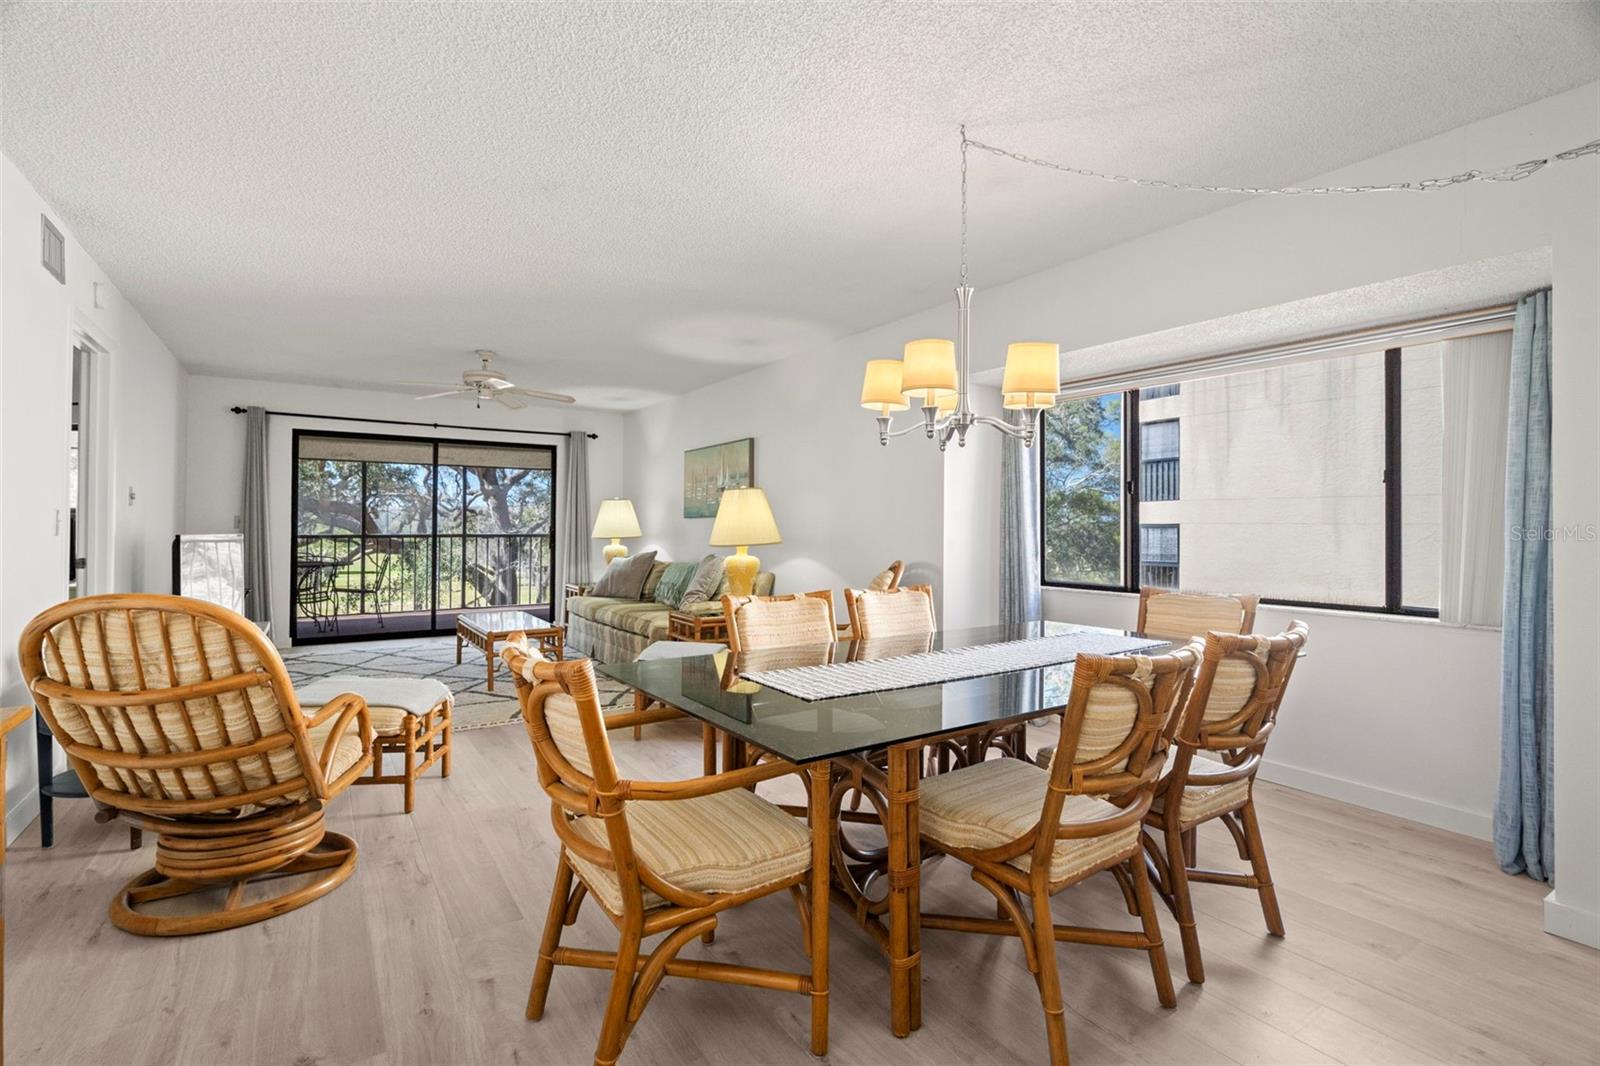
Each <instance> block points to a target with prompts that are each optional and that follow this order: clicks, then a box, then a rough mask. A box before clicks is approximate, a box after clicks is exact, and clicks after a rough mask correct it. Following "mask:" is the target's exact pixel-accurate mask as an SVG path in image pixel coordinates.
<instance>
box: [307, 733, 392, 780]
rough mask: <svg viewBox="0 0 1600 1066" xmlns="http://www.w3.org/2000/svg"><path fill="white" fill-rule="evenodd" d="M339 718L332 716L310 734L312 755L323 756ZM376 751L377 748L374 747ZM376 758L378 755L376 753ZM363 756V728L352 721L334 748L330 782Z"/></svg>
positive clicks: (328, 777)
mask: <svg viewBox="0 0 1600 1066" xmlns="http://www.w3.org/2000/svg"><path fill="white" fill-rule="evenodd" d="M337 721H338V718H337V717H335V718H332V719H330V720H329V721H327V722H324V723H323V724H322V725H319V726H318V727H317V728H315V729H313V730H311V732H310V733H309V734H308V736H310V738H311V755H312V757H313V758H316V759H320V758H322V749H323V747H324V746H325V745H326V744H327V743H328V734H329V733H331V732H333V725H334V723H335V722H337ZM374 751H376V749H374ZM373 757H374V758H376V757H377V756H376V755H374V756H373ZM360 758H361V730H360V729H359V728H358V727H357V725H356V723H354V722H351V723H350V725H349V726H347V727H346V728H345V731H344V736H342V737H340V738H339V744H338V746H337V747H335V748H334V749H333V762H332V763H331V764H330V765H329V767H328V774H327V780H328V784H330V785H331V784H333V783H334V782H335V781H337V780H339V777H340V775H341V774H343V773H344V772H345V771H346V770H348V769H350V767H352V766H354V765H355V764H356V762H357V761H358V760H360Z"/></svg>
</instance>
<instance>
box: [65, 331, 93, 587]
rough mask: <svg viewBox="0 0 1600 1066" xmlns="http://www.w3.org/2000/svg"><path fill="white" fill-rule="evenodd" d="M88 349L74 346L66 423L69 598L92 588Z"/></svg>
mask: <svg viewBox="0 0 1600 1066" xmlns="http://www.w3.org/2000/svg"><path fill="white" fill-rule="evenodd" d="M90 358H91V356H90V353H89V349H88V348H85V347H83V346H81V345H80V346H77V347H74V348H73V349H72V399H71V405H70V410H69V412H68V417H69V424H68V427H67V560H66V562H67V599H69V600H71V599H76V598H77V597H79V596H82V595H85V594H86V593H87V592H89V591H91V587H90V580H89V578H90V574H89V548H88V545H89V528H90V523H91V522H93V521H94V519H95V517H96V516H95V513H94V511H95V509H94V506H93V503H92V497H93V495H94V494H93V493H92V492H91V491H90V490H89V487H90V486H91V485H93V484H94V478H93V476H92V474H93V471H92V469H91V466H92V463H93V458H92V457H93V455H94V448H93V447H92V446H91V445H92V443H93V441H92V436H93V431H92V430H91V428H90V427H91V426H92V424H93V421H92V419H90V417H89V390H90V388H91V384H90V382H91V372H90V371H91V366H90Z"/></svg>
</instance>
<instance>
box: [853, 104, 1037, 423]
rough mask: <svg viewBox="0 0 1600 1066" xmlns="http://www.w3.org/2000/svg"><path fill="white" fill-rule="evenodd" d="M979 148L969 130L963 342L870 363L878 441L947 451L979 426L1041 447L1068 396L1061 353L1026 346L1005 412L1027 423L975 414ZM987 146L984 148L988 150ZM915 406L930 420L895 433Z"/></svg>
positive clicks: (909, 346) (1011, 370)
mask: <svg viewBox="0 0 1600 1066" xmlns="http://www.w3.org/2000/svg"><path fill="white" fill-rule="evenodd" d="M975 143H976V142H974V141H970V140H968V139H967V127H966V126H962V127H961V281H960V284H958V285H957V286H956V337H955V340H953V341H952V340H945V339H943V338H936V337H926V338H922V339H920V340H914V341H907V342H906V346H905V351H904V353H903V355H902V357H901V358H899V359H869V360H868V361H867V371H866V377H865V379H864V380H863V381H862V384H861V406H862V407H864V408H866V409H867V410H869V411H875V412H876V413H877V419H878V442H879V443H880V444H885V445H886V444H888V443H889V438H890V437H900V436H904V435H905V434H907V433H914V432H916V431H917V430H918V429H921V430H922V431H923V433H924V434H925V435H926V436H927V438H928V439H929V440H937V441H938V442H939V450H940V451H944V450H945V448H946V447H947V446H948V445H949V444H950V440H951V438H954V439H955V441H956V443H957V444H958V445H959V446H960V447H963V448H964V447H966V445H967V431H968V430H970V429H971V428H972V427H973V426H976V425H984V426H990V427H992V428H994V429H996V430H999V431H1000V432H1001V433H1004V434H1005V435H1006V436H1008V437H1015V438H1017V439H1019V440H1021V441H1022V444H1023V447H1027V448H1031V447H1033V438H1034V435H1035V430H1036V428H1037V426H1038V423H1039V412H1040V411H1043V410H1046V409H1047V408H1051V407H1054V406H1055V405H1056V394H1057V393H1059V392H1060V391H1061V362H1060V360H1061V348H1060V345H1058V344H1054V343H1051V342H1048V341H1021V342H1018V343H1015V344H1011V345H1009V346H1007V348H1006V369H1005V376H1004V378H1003V379H1002V381H1001V385H1000V394H1001V401H1002V406H1003V407H1004V408H1005V409H1006V410H1008V411H1024V412H1026V415H1025V416H1024V418H1023V420H1022V421H1020V422H1014V421H1009V420H1007V419H1004V418H995V417H993V416H991V415H980V414H978V413H977V412H976V411H974V410H973V409H972V400H971V396H970V395H969V390H970V389H971V385H972V293H973V288H972V286H970V285H968V284H967V148H968V146H969V145H972V144H975ZM980 147H981V146H980ZM913 400H915V401H917V403H918V404H919V405H920V407H921V413H922V421H921V423H920V425H918V424H913V425H909V426H906V427H905V428H904V429H892V428H891V425H892V422H893V416H894V413H895V412H896V411H909V410H910V409H911V402H912V401H913Z"/></svg>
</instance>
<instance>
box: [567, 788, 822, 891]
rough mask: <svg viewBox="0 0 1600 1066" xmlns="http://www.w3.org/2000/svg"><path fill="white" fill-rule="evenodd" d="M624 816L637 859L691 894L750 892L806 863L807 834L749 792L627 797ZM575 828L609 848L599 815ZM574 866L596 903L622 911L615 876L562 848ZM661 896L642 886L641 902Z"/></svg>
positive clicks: (790, 874)
mask: <svg viewBox="0 0 1600 1066" xmlns="http://www.w3.org/2000/svg"><path fill="white" fill-rule="evenodd" d="M624 817H626V818H627V819H628V831H629V835H630V836H631V837H632V840H633V849H634V853H635V854H636V855H637V856H638V857H639V861H640V862H641V863H642V864H643V865H645V866H647V867H649V869H650V870H651V871H652V872H653V873H655V874H656V875H657V876H659V877H660V878H661V879H662V880H663V881H666V882H667V883H668V884H670V885H673V886H675V887H677V888H682V889H688V890H691V891H695V892H713V893H723V892H748V891H750V890H751V889H755V888H760V887H761V886H763V885H770V884H772V883H773V882H775V881H782V880H784V879H785V878H789V877H793V876H794V875H795V874H799V873H803V872H804V871H806V870H808V869H810V868H811V832H810V830H809V829H807V828H806V824H805V822H803V821H801V820H800V819H798V818H794V817H791V816H790V815H788V814H785V813H784V812H783V811H782V810H781V809H780V808H778V807H776V806H774V805H773V804H771V803H768V802H767V801H766V800H764V799H762V798H761V797H760V796H757V795H756V794H755V793H753V792H747V791H745V790H744V789H742V788H741V789H732V790H730V791H727V792H716V793H713V794H711V795H709V796H698V797H695V798H694V799H685V800H660V801H637V800H636V801H633V802H630V803H628V804H627V805H626V809H625V813H624ZM573 828H574V829H575V830H576V831H577V832H578V833H579V834H581V835H582V836H585V837H587V838H588V839H590V840H592V841H594V842H595V843H596V844H599V845H600V846H601V847H605V848H609V847H610V843H609V841H608V840H607V838H606V829H605V823H604V821H603V820H602V819H600V818H578V819H576V820H575V821H574V822H573ZM567 857H568V859H570V860H571V862H572V867H573V869H574V870H575V871H576V872H577V874H578V876H579V877H581V878H582V879H583V883H584V884H586V885H588V886H589V891H591V892H593V893H594V895H595V898H596V899H598V900H599V901H600V903H601V905H602V906H604V907H605V908H606V910H608V911H610V912H611V913H612V914H621V913H622V890H621V888H620V887H619V886H618V884H617V878H616V874H615V873H613V872H612V871H610V870H607V869H604V868H603V867H599V866H596V865H595V864H594V863H591V862H589V861H587V860H585V859H583V858H581V857H579V856H577V855H574V854H571V853H570V852H569V853H568V856H567ZM665 902H666V901H665V900H663V899H662V898H661V897H660V896H658V895H656V894H655V893H654V892H651V891H649V890H646V891H645V893H644V905H645V907H646V908H647V909H648V908H650V907H659V906H662V905H663V904H664V903H665Z"/></svg>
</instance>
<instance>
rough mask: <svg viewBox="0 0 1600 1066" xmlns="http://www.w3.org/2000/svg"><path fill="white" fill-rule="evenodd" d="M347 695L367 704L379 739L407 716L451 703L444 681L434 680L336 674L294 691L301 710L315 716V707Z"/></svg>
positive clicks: (403, 721) (397, 728) (398, 728)
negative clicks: (354, 695) (352, 694)
mask: <svg viewBox="0 0 1600 1066" xmlns="http://www.w3.org/2000/svg"><path fill="white" fill-rule="evenodd" d="M346 692H354V693H355V694H356V695H358V696H360V697H361V698H362V699H364V700H366V701H367V714H368V716H369V717H370V718H371V719H372V731H373V732H374V733H376V734H378V735H379V736H391V735H393V734H395V733H398V732H400V731H401V729H402V728H403V727H404V723H405V716H406V715H408V714H412V715H416V716H417V717H418V718H420V717H422V716H423V715H425V714H427V713H428V712H429V711H431V710H433V709H434V708H435V707H437V706H439V704H441V703H449V702H450V701H451V695H450V690H449V689H448V688H446V687H445V685H444V682H442V681H437V680H435V679H434V678H431V677H357V676H354V675H352V674H335V675H333V676H331V677H320V678H318V679H317V680H315V681H311V682H308V683H307V684H304V685H301V686H299V687H298V688H296V689H295V690H294V695H295V699H297V700H299V701H300V709H301V710H302V711H304V712H305V713H306V714H307V715H313V714H315V713H316V708H319V707H325V706H327V705H328V703H329V702H330V701H332V700H333V699H334V698H335V697H337V696H341V695H343V694H344V693H346Z"/></svg>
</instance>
